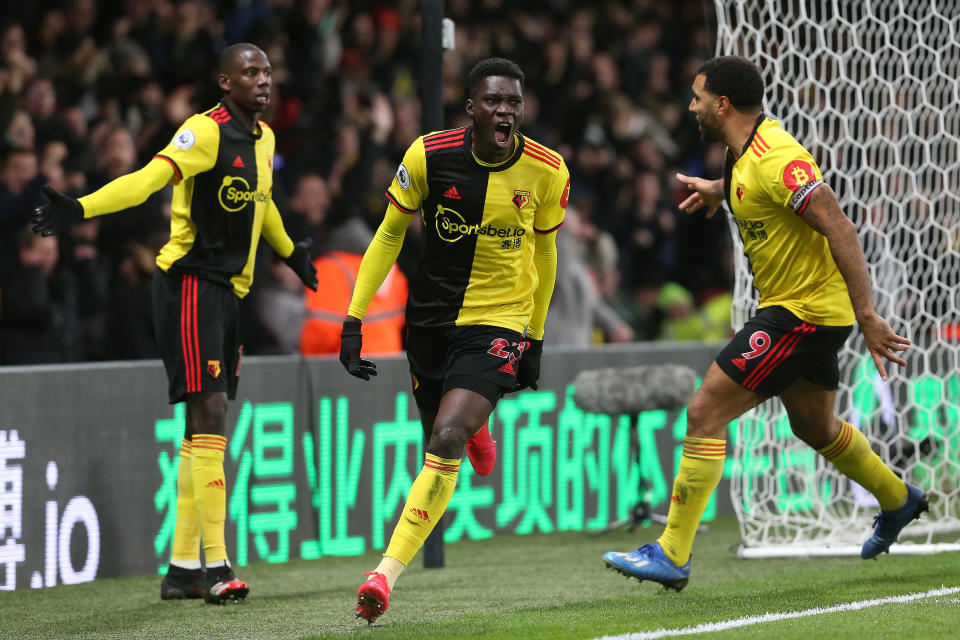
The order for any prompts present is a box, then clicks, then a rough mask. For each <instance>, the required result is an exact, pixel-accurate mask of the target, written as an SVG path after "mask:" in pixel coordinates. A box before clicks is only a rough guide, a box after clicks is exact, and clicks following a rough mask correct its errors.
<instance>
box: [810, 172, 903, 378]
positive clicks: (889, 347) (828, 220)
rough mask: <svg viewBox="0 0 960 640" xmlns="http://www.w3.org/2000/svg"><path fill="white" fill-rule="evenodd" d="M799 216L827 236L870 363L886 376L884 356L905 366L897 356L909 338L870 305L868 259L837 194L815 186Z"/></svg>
mask: <svg viewBox="0 0 960 640" xmlns="http://www.w3.org/2000/svg"><path fill="white" fill-rule="evenodd" d="M801 218H802V219H803V221H804V222H806V223H807V224H808V225H810V227H812V228H813V229H814V230H815V231H816V232H817V233H820V234H822V235H824V236H826V238H827V243H828V244H829V245H830V253H831V255H833V261H834V262H836V264H837V269H839V270H840V275H842V276H843V279H844V281H845V282H846V283H847V291H848V292H849V294H850V302H852V303H853V313H854V315H855V316H856V318H857V324H858V325H860V331H862V332H863V338H864V341H865V342H866V345H867V349H868V350H869V351H870V355H871V356H872V357H873V363H874V364H875V365H876V367H877V371H879V372H880V377H882V378H883V379H884V380H886V379H887V371H886V368H885V367H884V365H883V359H882V358H886V359H887V360H889V361H890V362H895V363H897V364H899V365H900V366H903V367H905V366H906V365H907V363H906V361H905V360H903V358H901V357H899V356H898V355H896V353H895V352H897V351H906V349H907V347H909V346H910V340H908V339H907V338H904V337H903V336H899V335H897V334H896V333H894V332H893V330H892V329H891V328H890V325H889V324H887V321H886V320H884V319H883V318H881V317H880V316H879V315H878V314H877V312H876V310H875V309H874V307H873V287H872V285H871V284H870V273H869V272H868V271H867V261H866V259H865V258H864V257H863V249H861V247H860V239H859V238H858V237H857V229H856V227H854V226H853V222H851V221H850V219H849V218H848V217H847V216H846V215H844V213H843V211H842V210H841V209H840V203H839V202H837V196H836V195H835V194H834V193H833V189H831V188H830V187H829V186H828V185H826V184H824V185H822V186H820V187H818V188H817V189H816V190H815V191H814V192H813V193H812V194H811V195H810V202H809V203H808V204H807V208H806V209H805V210H804V211H803V213H802V215H801Z"/></svg>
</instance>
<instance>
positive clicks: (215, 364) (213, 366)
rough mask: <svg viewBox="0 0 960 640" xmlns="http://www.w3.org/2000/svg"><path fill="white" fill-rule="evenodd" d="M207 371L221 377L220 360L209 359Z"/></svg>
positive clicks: (215, 376)
mask: <svg viewBox="0 0 960 640" xmlns="http://www.w3.org/2000/svg"><path fill="white" fill-rule="evenodd" d="M207 372H208V373H209V374H210V375H211V376H213V377H214V378H219V377H220V361H219V360H207Z"/></svg>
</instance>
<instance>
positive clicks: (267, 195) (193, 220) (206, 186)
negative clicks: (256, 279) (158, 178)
mask: <svg viewBox="0 0 960 640" xmlns="http://www.w3.org/2000/svg"><path fill="white" fill-rule="evenodd" d="M274 145H275V141H274V136H273V131H271V130H270V128H269V127H268V126H267V125H266V124H265V123H263V122H260V123H258V127H257V131H256V132H251V131H249V130H248V129H246V128H245V127H244V126H243V125H242V124H241V123H240V122H239V120H238V119H237V118H235V117H234V116H233V115H232V114H231V113H230V110H229V109H228V107H227V106H226V104H225V103H221V104H219V105H217V106H216V107H215V108H213V109H211V110H209V111H206V112H204V113H201V114H196V115H194V116H191V117H190V118H189V119H187V121H186V122H184V123H183V125H182V126H181V127H180V129H179V130H178V131H177V133H176V135H174V137H173V140H172V141H171V142H170V144H169V145H167V147H166V148H164V149H163V150H162V151H160V153H158V154H157V155H156V156H155V157H157V158H161V159H163V160H165V161H167V162H169V163H170V164H171V165H172V166H173V169H174V172H175V174H176V175H175V180H176V183H175V186H174V189H173V202H172V219H171V221H170V241H169V242H167V244H166V245H164V247H163V248H162V249H161V250H160V254H159V255H158V256H157V266H159V267H160V268H161V269H163V270H164V271H173V272H180V273H189V274H192V275H195V276H198V277H200V278H205V279H208V280H213V281H214V282H219V283H221V284H224V285H226V286H228V287H231V288H232V289H233V291H234V293H236V294H237V295H238V296H240V297H243V296H245V295H246V294H247V292H248V291H249V289H250V283H251V281H252V280H253V265H254V256H255V255H256V251H257V244H258V241H259V238H260V232H261V228H262V227H263V224H264V217H265V216H267V215H270V209H271V207H272V206H273V205H272V201H271V192H272V191H273V152H274ZM273 210H275V208H274V209H273ZM284 235H285V234H284Z"/></svg>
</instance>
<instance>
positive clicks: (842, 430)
mask: <svg viewBox="0 0 960 640" xmlns="http://www.w3.org/2000/svg"><path fill="white" fill-rule="evenodd" d="M763 89H764V87H763V77H762V76H761V75H760V70H759V69H758V68H757V67H756V66H755V65H754V64H753V63H751V62H750V61H749V60H747V59H745V58H741V57H737V56H723V57H719V58H714V59H712V60H709V61H708V62H706V63H704V64H703V65H702V66H701V67H700V68H699V69H698V70H697V73H696V76H695V77H694V81H693V87H692V90H693V98H692V99H691V101H690V106H689V110H690V112H691V113H693V114H694V115H695V116H696V119H697V123H698V129H699V130H700V134H701V136H702V137H703V140H704V141H705V142H723V143H724V144H725V145H726V149H727V150H726V169H725V172H724V175H725V176H726V179H721V180H705V179H703V178H690V177H687V176H684V175H681V174H678V175H677V179H678V180H680V181H681V182H682V183H683V184H684V185H685V186H686V187H687V188H688V189H689V190H690V191H692V192H693V193H692V194H691V195H690V196H689V197H688V198H687V199H685V200H684V201H683V202H681V203H680V209H681V210H683V211H686V212H687V213H693V212H694V211H697V210H699V209H701V208H703V207H706V208H707V213H706V215H707V216H708V217H710V216H712V215H713V214H714V213H715V212H716V210H717V209H718V208H719V207H720V205H721V204H722V203H723V201H724V200H726V202H727V204H728V205H729V206H730V208H731V212H732V213H733V215H734V216H735V219H736V222H737V226H738V227H739V229H740V235H741V238H742V240H743V244H744V252H745V253H746V256H747V258H748V260H749V264H750V268H751V270H752V272H753V282H754V286H755V287H756V288H757V290H758V291H759V293H760V297H759V304H758V307H759V309H758V311H757V313H756V315H754V316H753V318H751V319H750V320H748V321H747V323H746V324H745V325H744V327H743V329H741V330H740V331H738V332H737V333H736V335H735V336H734V337H733V339H732V340H731V341H730V342H729V343H728V344H727V346H726V347H724V348H723V350H722V351H721V352H720V354H719V355H718V356H717V358H716V360H715V362H713V363H712V364H711V365H710V368H709V369H708V370H707V373H706V376H705V377H704V380H703V384H701V385H700V387H699V388H698V389H697V391H696V393H695V394H694V396H693V399H692V400H691V401H690V404H689V405H688V407H687V435H686V437H685V438H684V441H683V452H682V455H681V457H680V465H679V469H678V471H677V476H676V478H675V480H674V484H673V492H672V497H671V500H670V510H669V513H668V515H667V525H666V530H665V531H664V533H663V534H662V535H661V536H660V537H659V538H658V539H657V541H656V542H654V543H653V544H646V545H643V546H641V547H640V548H639V549H637V550H636V551H633V552H629V553H620V552H613V551H611V552H607V553H605V554H604V556H603V559H604V561H605V562H606V563H607V565H609V566H610V567H612V568H614V569H616V570H617V571H619V572H620V573H622V574H624V575H626V576H628V577H634V578H637V579H638V580H651V581H654V582H658V583H660V584H662V585H664V587H668V588H672V589H676V590H677V591H679V590H681V589H683V588H684V587H685V586H686V584H687V581H688V580H689V576H690V549H691V547H692V545H693V538H694V535H695V534H696V530H697V526H698V525H699V524H700V518H701V517H702V516H703V512H704V509H705V508H706V506H707V501H708V500H709V498H710V495H711V494H712V493H713V491H714V490H715V489H716V488H717V485H718V484H719V482H720V476H721V475H722V472H723V465H724V458H725V455H726V454H725V449H726V432H727V429H728V426H729V424H730V423H731V421H733V420H735V419H736V418H738V417H739V416H741V415H742V414H744V413H745V412H747V411H748V410H750V409H752V408H753V407H756V406H757V405H759V404H761V403H762V402H764V401H765V400H767V399H768V398H770V397H772V396H779V398H780V400H781V402H782V403H783V405H784V407H785V408H786V410H787V414H788V416H789V418H790V428H791V430H792V431H793V433H794V435H796V436H797V437H798V438H800V439H801V440H802V441H803V442H805V443H806V444H808V445H809V446H810V447H812V448H814V449H816V451H817V452H818V453H819V454H820V455H822V456H823V457H824V458H825V459H827V460H828V461H830V462H831V463H832V464H833V465H834V466H835V467H836V468H837V470H838V471H840V472H841V473H842V474H844V475H845V476H847V477H848V478H849V479H850V480H852V481H854V482H856V483H857V484H859V485H860V486H862V487H864V488H865V489H867V490H868V491H870V492H871V493H872V494H873V495H874V497H875V498H876V499H877V501H878V502H879V504H880V509H881V511H880V515H878V516H877V518H876V520H875V523H874V533H873V535H872V536H871V537H870V538H868V539H867V541H866V542H864V544H863V547H862V549H861V552H860V555H861V557H863V558H865V559H868V558H875V557H876V556H878V555H879V554H881V553H883V552H884V551H887V550H888V549H889V548H890V545H891V544H892V543H893V542H894V541H896V539H897V536H898V535H899V534H900V531H901V530H902V529H903V527H905V526H906V525H907V524H908V523H909V522H910V521H911V520H913V519H914V518H917V517H919V516H920V513H921V512H923V511H925V510H927V497H926V495H925V494H924V492H923V491H922V490H921V489H918V488H917V487H914V486H913V485H910V484H908V483H906V482H904V481H903V480H901V479H900V478H899V477H897V476H896V475H895V474H894V472H893V471H892V470H891V469H890V468H889V467H888V466H887V465H886V464H884V462H883V460H881V459H880V457H879V456H878V455H877V454H876V453H874V452H873V450H872V449H871V448H870V444H869V442H867V439H866V438H865V437H864V435H863V434H862V433H860V431H858V430H857V429H856V428H855V427H853V426H852V425H850V424H849V423H847V422H844V421H843V420H841V419H840V418H838V417H837V416H836V414H835V413H834V405H835V400H836V389H837V386H838V384H839V375H840V372H839V366H838V361H837V351H838V350H839V349H840V348H841V347H842V346H843V343H844V342H845V341H846V339H847V337H848V336H849V335H850V331H851V330H852V324H853V321H854V320H856V322H857V325H858V326H859V327H860V330H861V331H862V332H863V336H864V342H865V343H866V346H867V349H868V351H869V352H870V355H871V356H872V358H873V362H874V364H875V365H876V367H877V371H878V372H879V374H880V377H881V378H883V379H884V380H886V379H887V372H886V368H885V366H884V363H883V360H884V359H886V360H889V361H890V362H893V363H896V364H898V365H900V366H906V364H907V363H906V361H905V360H903V358H901V357H900V356H899V355H898V352H900V351H905V350H906V349H907V348H909V346H910V341H909V340H908V339H906V338H904V337H901V336H899V335H897V334H895V333H894V332H893V330H892V329H891V328H890V326H889V325H888V324H887V322H886V320H884V319H883V318H882V317H881V316H880V315H879V314H877V312H876V311H875V309H874V304H873V291H872V287H871V283H870V275H869V273H868V271H867V263H866V260H865V259H864V255H863V251H862V250H861V248H860V243H859V239H858V237H857V230H856V228H855V227H854V225H853V223H852V222H851V221H850V220H849V219H848V218H847V217H846V216H845V215H844V213H843V211H842V210H841V209H840V205H839V203H838V202H837V199H836V196H835V195H834V193H833V191H832V190H831V189H830V187H829V186H827V185H826V184H825V183H824V182H823V177H822V175H821V172H820V169H819V167H817V165H816V162H815V161H814V159H813V157H812V156H811V155H810V153H809V152H808V151H807V150H806V149H805V148H804V147H803V146H801V145H800V144H799V143H798V142H797V141H796V140H795V139H794V138H793V137H792V136H791V135H790V134H789V133H787V132H786V131H785V130H784V129H783V128H782V127H781V125H780V123H779V122H777V121H776V120H773V119H771V118H769V117H767V116H766V115H765V114H764V113H763V111H762V102H763Z"/></svg>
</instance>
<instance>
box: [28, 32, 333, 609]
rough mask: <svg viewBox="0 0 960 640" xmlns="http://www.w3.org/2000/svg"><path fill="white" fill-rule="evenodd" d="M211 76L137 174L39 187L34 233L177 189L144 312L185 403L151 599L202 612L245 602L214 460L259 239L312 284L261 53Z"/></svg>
mask: <svg viewBox="0 0 960 640" xmlns="http://www.w3.org/2000/svg"><path fill="white" fill-rule="evenodd" d="M219 68H220V73H219V75H218V78H217V84H218V86H219V88H220V90H221V92H222V100H221V102H220V104H218V105H217V106H216V107H215V108H213V109H210V110H208V111H205V112H204V113H202V114H196V115H193V116H191V117H190V118H189V119H188V120H187V121H186V122H185V123H184V124H183V126H182V127H180V129H179V131H178V132H177V133H176V135H175V136H174V138H173V140H172V141H171V142H170V144H169V145H167V146H166V147H165V148H164V149H163V150H162V151H161V152H160V153H159V154H157V156H156V157H154V159H153V160H151V161H150V162H149V163H148V164H147V165H146V166H145V167H144V168H142V169H140V170H138V171H135V172H133V173H129V174H126V175H124V176H121V177H119V178H116V179H114V180H112V181H110V182H108V183H107V184H106V185H104V186H103V187H101V188H100V189H98V190H97V191H95V192H94V193H92V194H90V195H88V196H84V197H82V198H80V199H79V200H74V199H73V198H70V197H67V196H64V195H62V194H60V193H58V192H56V191H54V190H53V189H51V188H50V187H49V186H45V187H44V188H43V189H44V193H45V194H46V195H47V197H48V198H49V199H50V202H49V204H47V205H44V206H41V207H38V208H37V209H36V210H35V212H34V214H33V221H34V227H33V230H34V231H35V232H37V233H40V234H42V235H43V236H45V237H46V236H49V235H52V234H55V233H58V232H63V231H67V230H70V229H72V228H73V227H74V226H75V225H76V224H77V223H81V222H83V221H84V220H88V219H90V218H94V217H96V216H100V215H103V214H108V213H112V212H115V211H121V210H124V209H128V208H129V207H132V206H136V205H139V204H140V203H142V202H143V201H144V200H146V199H147V197H148V196H149V195H150V194H152V193H155V192H156V191H159V190H160V189H162V188H164V187H165V186H166V185H167V184H168V183H173V184H174V185H175V187H174V205H173V216H172V219H171V222H170V228H171V234H170V241H169V242H167V244H165V245H164V246H163V248H162V249H161V250H160V254H159V255H158V256H157V259H156V265H157V269H156V271H155V274H154V277H153V292H154V296H153V306H154V323H155V328H156V334H157V341H158V342H159V346H160V353H161V355H162V357H163V362H164V366H165V367H166V370H167V378H168V382H169V400H170V403H171V404H175V403H179V402H184V401H185V402H186V405H187V406H186V416H187V425H186V433H185V437H184V440H183V444H182V447H181V453H180V468H179V470H178V479H177V521H176V525H175V529H174V540H173V552H172V554H171V560H170V565H169V567H168V570H167V573H166V575H165V577H164V579H163V582H162V583H161V587H160V596H161V598H163V599H181V598H199V597H201V596H202V597H203V598H204V599H205V600H206V601H207V602H210V603H221V602H224V601H227V600H237V599H243V598H245V597H246V596H247V593H248V591H249V586H248V585H247V583H245V582H243V581H241V580H239V579H237V577H236V575H235V574H234V572H233V570H232V568H231V566H230V562H229V560H228V558H227V551H226V544H225V542H224V524H225V519H226V493H225V490H224V487H225V485H224V473H223V453H224V449H225V448H226V437H225V433H226V414H227V402H228V399H233V398H234V397H235V395H236V389H237V381H238V376H239V370H240V358H241V354H242V351H243V346H242V339H241V336H240V329H239V321H240V300H241V299H242V298H243V297H244V296H245V295H246V294H247V292H248V291H249V288H250V283H251V281H252V277H253V257H252V256H253V255H254V252H255V250H256V245H257V243H258V242H259V239H260V235H261V232H262V234H263V236H264V237H265V238H266V239H267V241H268V242H269V243H270V245H271V246H273V247H274V249H276V251H277V252H278V253H279V254H280V255H281V256H283V257H284V260H285V262H286V263H287V265H288V266H289V267H290V268H291V269H292V270H293V271H295V272H296V274H297V276H298V277H299V278H300V279H301V280H302V282H303V284H304V285H306V286H308V287H311V288H314V289H315V288H316V286H317V280H316V275H315V271H314V268H313V265H312V264H311V262H310V255H309V251H308V246H309V241H307V242H301V243H298V244H294V243H293V241H291V239H290V238H289V237H288V236H287V234H286V231H285V230H284V228H283V223H282V221H281V218H280V213H279V211H278V210H277V208H276V205H275V204H274V203H273V200H272V199H271V193H272V179H271V178H272V172H271V171H270V169H271V168H272V163H273V152H274V138H273V134H272V132H271V131H270V129H269V127H267V126H266V125H264V124H263V123H262V122H260V121H259V116H260V114H261V112H262V111H263V109H264V107H266V105H267V104H269V102H270V87H271V75H270V71H271V68H270V62H269V60H268V59H267V56H266V54H265V53H264V52H263V51H262V50H261V49H260V48H259V47H257V46H255V45H252V44H248V43H240V44H236V45H231V46H229V47H227V48H226V49H224V50H223V52H222V53H221V55H220V61H219ZM128 160H129V158H128ZM121 164H122V163H121ZM265 176H266V179H264V178H265ZM84 224H89V223H84ZM201 540H202V542H203V551H204V559H205V566H206V572H204V571H203V570H202V569H201V566H200V546H199V545H200V541H201Z"/></svg>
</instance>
